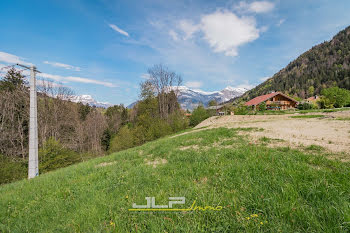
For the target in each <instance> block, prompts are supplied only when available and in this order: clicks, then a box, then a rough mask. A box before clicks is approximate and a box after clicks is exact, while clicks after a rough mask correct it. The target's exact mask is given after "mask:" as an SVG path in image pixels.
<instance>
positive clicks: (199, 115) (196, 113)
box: [190, 105, 209, 127]
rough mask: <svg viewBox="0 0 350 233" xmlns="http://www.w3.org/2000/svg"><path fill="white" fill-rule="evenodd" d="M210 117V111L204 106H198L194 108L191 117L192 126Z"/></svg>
mask: <svg viewBox="0 0 350 233" xmlns="http://www.w3.org/2000/svg"><path fill="white" fill-rule="evenodd" d="M208 117H209V114H208V112H207V111H206V110H205V108H204V107H203V106H201V105H200V106H198V107H197V108H196V109H194V110H193V112H192V115H191V117H190V126H192V127H194V126H196V125H198V124H199V123H201V122H202V121H204V120H205V119H207V118H208Z"/></svg>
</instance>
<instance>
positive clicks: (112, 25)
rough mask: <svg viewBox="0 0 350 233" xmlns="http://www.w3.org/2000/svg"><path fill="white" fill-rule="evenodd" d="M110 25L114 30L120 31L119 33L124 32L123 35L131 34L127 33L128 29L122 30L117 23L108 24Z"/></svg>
mask: <svg viewBox="0 0 350 233" xmlns="http://www.w3.org/2000/svg"><path fill="white" fill-rule="evenodd" d="M108 26H109V27H110V28H112V29H113V30H114V31H116V32H118V33H120V34H122V35H124V36H129V33H127V32H126V31H124V30H122V29H120V28H119V27H118V26H117V25H115V24H108Z"/></svg>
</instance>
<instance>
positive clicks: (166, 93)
mask: <svg viewBox="0 0 350 233" xmlns="http://www.w3.org/2000/svg"><path fill="white" fill-rule="evenodd" d="M148 74H149V80H147V82H149V84H151V85H152V87H153V88H154V92H155V96H157V98H158V107H159V113H160V115H161V117H162V118H164V119H166V118H167V117H168V114H169V111H170V109H172V108H170V109H169V103H170V101H169V100H170V99H171V98H173V97H171V95H170V93H173V95H174V94H175V96H177V94H178V87H179V86H180V85H181V83H182V77H181V76H180V75H178V74H176V73H175V72H173V71H170V70H169V69H168V68H167V67H165V66H163V65H162V64H159V65H155V66H153V67H152V68H150V69H149V70H148ZM172 102H173V101H171V103H172ZM172 104H173V103H172Z"/></svg>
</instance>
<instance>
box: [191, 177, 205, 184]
mask: <svg viewBox="0 0 350 233" xmlns="http://www.w3.org/2000/svg"><path fill="white" fill-rule="evenodd" d="M207 182H208V177H202V178H201V179H200V180H194V183H196V184H206V183H207Z"/></svg>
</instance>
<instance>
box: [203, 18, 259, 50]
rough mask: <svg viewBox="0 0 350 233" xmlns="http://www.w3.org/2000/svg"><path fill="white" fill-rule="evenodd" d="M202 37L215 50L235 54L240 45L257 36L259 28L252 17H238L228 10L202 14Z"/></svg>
mask: <svg viewBox="0 0 350 233" xmlns="http://www.w3.org/2000/svg"><path fill="white" fill-rule="evenodd" d="M201 29H202V31H203V33H204V38H205V39H206V40H207V41H208V43H209V44H210V46H211V47H212V48H213V49H214V51H215V52H224V53H225V55H226V56H237V55H238V52H237V48H238V47H239V46H240V45H243V44H245V43H248V42H251V41H254V40H256V39H257V38H259V29H257V27H256V22H255V19H254V18H252V17H238V16H236V15H235V14H234V13H231V12H228V11H217V12H215V13H212V14H208V15H204V16H203V17H202V20H201Z"/></svg>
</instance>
